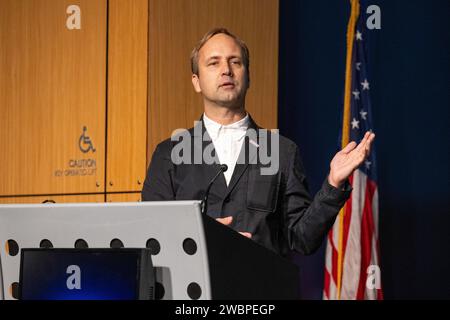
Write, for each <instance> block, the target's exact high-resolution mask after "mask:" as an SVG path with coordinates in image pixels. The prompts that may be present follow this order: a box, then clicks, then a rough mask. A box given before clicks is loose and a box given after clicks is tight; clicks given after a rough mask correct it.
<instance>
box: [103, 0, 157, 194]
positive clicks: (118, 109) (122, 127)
mask: <svg viewBox="0 0 450 320" xmlns="http://www.w3.org/2000/svg"><path fill="white" fill-rule="evenodd" d="M108 39H109V44H108V137H107V156H106V159H107V164H106V166H107V180H106V181H107V185H106V189H107V191H108V192H109V191H116V192H117V191H140V190H141V189H142V183H143V182H144V178H145V171H146V144H147V71H148V70H147V60H148V58H147V53H148V48H147V47H148V46H147V43H148V0H128V1H124V0H110V1H109V35H108Z"/></svg>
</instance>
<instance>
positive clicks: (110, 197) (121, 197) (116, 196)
mask: <svg viewBox="0 0 450 320" xmlns="http://www.w3.org/2000/svg"><path fill="white" fill-rule="evenodd" d="M106 201H107V202H138V201H141V193H140V192H133V193H108V194H107V195H106Z"/></svg>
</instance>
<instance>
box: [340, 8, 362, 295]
mask: <svg viewBox="0 0 450 320" xmlns="http://www.w3.org/2000/svg"><path fill="white" fill-rule="evenodd" d="M350 3H351V13H350V18H349V20H348V25H347V56H346V61H345V89H344V115H343V117H342V140H341V148H344V147H345V146H346V145H347V144H348V143H349V141H350V98H351V94H352V93H351V87H352V56H353V42H354V39H355V26H356V21H357V20H358V17H359V0H350ZM345 211H346V205H344V207H343V208H342V209H341V210H340V211H339V244H338V274H337V276H338V278H337V299H338V300H340V299H341V287H342V267H343V242H344V232H343V229H344V215H345Z"/></svg>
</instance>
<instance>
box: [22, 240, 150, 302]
mask: <svg viewBox="0 0 450 320" xmlns="http://www.w3.org/2000/svg"><path fill="white" fill-rule="evenodd" d="M153 292H154V271H153V266H152V262H151V254H150V252H149V250H148V249H128V248H121V249H22V252H21V260H20V280H19V299H22V300H146V299H153Z"/></svg>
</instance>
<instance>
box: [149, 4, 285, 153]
mask: <svg viewBox="0 0 450 320" xmlns="http://www.w3.org/2000/svg"><path fill="white" fill-rule="evenodd" d="M149 19H150V20H149V39H150V40H149V132H148V135H149V142H148V152H149V155H150V156H151V154H152V152H153V149H154V147H155V146H156V144H157V143H158V142H160V141H161V140H163V139H166V138H168V137H169V136H170V134H171V133H172V131H173V130H174V129H176V128H189V127H192V126H193V121H194V120H197V119H198V118H199V117H200V115H201V114H202V112H203V104H202V100H201V98H200V96H199V95H197V94H196V93H195V92H194V90H193V88H192V84H191V71H190V61H189V56H190V53H191V51H192V48H193V47H194V46H195V45H196V44H197V42H198V41H199V40H200V39H201V38H202V37H203V35H204V34H205V33H206V32H207V31H209V30H210V29H212V28H213V27H217V26H223V27H226V28H227V29H229V30H230V31H231V32H232V33H234V34H236V35H237V36H238V37H240V38H241V39H243V40H244V41H245V42H246V43H247V45H248V47H249V50H250V78H251V85H250V89H249V91H248V93H247V103H246V107H247V110H248V111H249V112H250V113H251V115H252V117H253V118H254V119H255V121H256V122H257V123H259V124H260V125H261V126H263V127H266V128H270V129H272V128H276V127H277V108H278V103H277V95H278V0H227V1H221V0H208V1H205V0H170V1H166V0H150V18H149ZM149 160H150V157H149Z"/></svg>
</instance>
